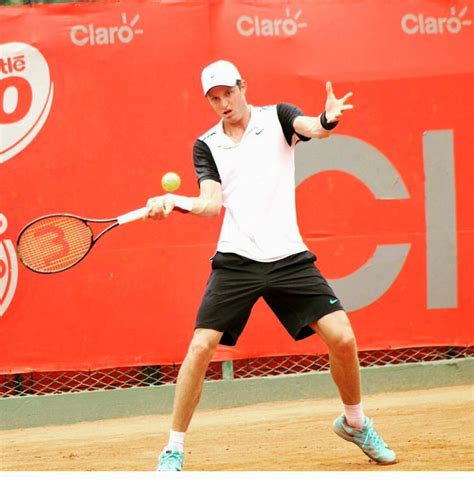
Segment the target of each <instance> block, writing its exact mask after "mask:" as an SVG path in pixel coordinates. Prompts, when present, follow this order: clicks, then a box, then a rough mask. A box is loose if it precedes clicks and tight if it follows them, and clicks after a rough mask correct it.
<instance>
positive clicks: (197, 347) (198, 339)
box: [188, 329, 222, 359]
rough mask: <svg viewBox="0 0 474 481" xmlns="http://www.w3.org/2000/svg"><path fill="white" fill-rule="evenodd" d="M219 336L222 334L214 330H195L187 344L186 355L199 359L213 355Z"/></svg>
mask: <svg viewBox="0 0 474 481" xmlns="http://www.w3.org/2000/svg"><path fill="white" fill-rule="evenodd" d="M221 336H222V334H220V333H217V332H216V331H210V332H207V331H206V330H202V329H198V330H196V331H195V332H194V336H193V339H192V341H191V344H190V345H189V350H188V355H190V356H192V357H194V358H199V359H208V358H211V357H212V356H213V355H214V352H215V350H216V347H217V345H218V344H219V340H220V337H221Z"/></svg>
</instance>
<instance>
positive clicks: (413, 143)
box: [0, 0, 474, 373]
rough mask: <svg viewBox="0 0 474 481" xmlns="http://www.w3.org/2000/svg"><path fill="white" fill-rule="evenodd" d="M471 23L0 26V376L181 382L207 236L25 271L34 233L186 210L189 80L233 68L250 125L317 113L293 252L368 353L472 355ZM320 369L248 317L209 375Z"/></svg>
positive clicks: (351, 11) (215, 8)
mask: <svg viewBox="0 0 474 481" xmlns="http://www.w3.org/2000/svg"><path fill="white" fill-rule="evenodd" d="M473 18H474V12H473V10H472V5H471V4H470V3H469V2H462V1H452V2H450V3H449V5H448V4H446V3H445V2H432V1H428V0H419V1H410V2H408V1H407V2H403V1H396V0H384V1H379V2H375V3H374V2H353V1H350V0H337V1H333V2H326V1H322V0H320V1H319V0H316V1H315V0H312V1H308V0H298V1H296V0H294V1H293V0H292V1H272V2H269V1H263V0H262V1H254V2H247V1H243V0H242V1H237V0H236V1H217V0H216V1H198V0H195V1H175V2H120V3H110V4H103V3H93V4H63V5H59V4H56V5H43V6H39V5H38V6H33V7H31V6H24V7H2V8H1V9H0V129H1V135H0V343H1V346H2V348H1V351H0V373H10V372H28V371H52V370H57V371H59V370H81V369H100V368H106V367H120V366H133V365H148V364H153V365H154V364H167V363H174V362H180V361H181V360H182V359H183V357H184V354H185V351H186V348H187V345H188V343H189V341H190V339H191V336H192V332H193V326H194V320H195V314H196V311H197V308H198V306H199V303H200V299H201V296H202V294H203V292H204V288H205V284H206V280H207V277H208V275H209V272H210V263H209V258H210V257H211V256H212V255H213V253H214V250H215V246H216V242H217V238H218V235H219V229H220V223H221V220H222V217H219V218H199V217H195V216H192V215H182V214H179V213H173V214H172V215H171V216H170V218H169V219H167V220H166V221H163V222H153V221H148V222H136V223H132V224H129V225H126V226H123V227H120V228H119V229H116V230H114V231H113V232H111V233H110V234H108V235H107V236H106V237H104V238H103V239H101V240H100V241H99V243H98V245H97V246H96V247H94V249H93V252H91V254H90V255H89V256H88V258H87V259H86V260H85V261H84V262H82V263H81V264H79V265H78V266H76V267H75V268H73V269H71V270H68V271H66V272H64V273H61V274H56V275H49V276H48V275H39V274H35V273H33V272H30V271H28V270H27V269H26V268H24V267H23V266H22V265H21V264H20V263H19V261H18V259H17V255H16V252H15V247H14V245H15V239H16V236H17V234H18V233H19V231H20V229H21V228H22V227H23V225H25V224H26V223H27V222H29V221H30V220H32V219H33V218H35V217H38V216H41V215H44V214H48V213H55V212H70V213H74V214H78V215H81V216H85V217H91V218H110V217H114V216H116V215H120V214H122V213H125V212H127V211H129V210H132V209H136V208H139V207H142V206H143V205H144V204H145V203H146V201H147V199H148V198H149V197H152V196H155V195H159V194H161V193H162V190H161V186H160V179H161V177H162V175H163V174H164V173H165V172H168V171H175V172H178V173H179V174H180V175H181V178H182V185H181V188H180V191H179V192H180V193H182V194H183V195H197V194H198V186H197V182H196V177H195V174H194V168H193V162H192V146H193V143H194V141H195V139H196V138H197V137H198V136H199V135H201V134H202V133H203V132H205V131H206V130H207V129H208V128H210V127H211V126H212V125H213V124H214V123H216V122H217V120H218V119H217V118H216V117H215V114H214V113H213V111H212V109H211V108H210V107H209V105H208V102H207V100H206V99H205V98H204V97H203V95H202V91H201V86H200V73H201V69H202V68H203V67H204V66H205V65H207V64H208V63H210V62H212V61H214V60H217V59H221V58H222V59H228V60H231V61H233V62H234V63H235V64H236V65H237V66H238V68H239V70H240V71H241V73H242V75H243V77H244V78H245V79H246V80H247V82H248V86H249V87H248V93H247V99H248V100H249V102H250V103H251V104H253V105H267V104H275V103H278V102H290V103H294V104H296V105H298V106H299V107H301V108H302V109H303V110H304V111H305V113H307V114H308V115H318V114H319V113H320V112H321V111H322V110H323V109H324V101H325V89H324V85H325V82H326V80H331V81H332V83H333V87H334V89H335V92H336V95H343V94H344V93H346V92H348V91H352V92H353V93H354V97H353V103H354V105H355V109H354V110H353V111H351V112H350V113H348V114H347V115H345V117H344V119H343V121H342V122H341V123H340V125H339V126H338V127H337V130H336V131H335V133H334V135H332V136H331V137H330V138H328V139H325V140H322V141H318V140H312V141H311V142H308V143H305V144H304V145H299V146H298V147H297V153H296V164H297V166H296V181H297V191H296V196H297V209H298V218H299V225H300V229H301V233H302V235H303V238H304V240H305V242H306V243H307V245H308V246H309V248H310V249H311V250H312V251H313V252H314V253H315V254H316V255H317V256H318V266H319V268H320V269H321V271H322V272H323V274H324V275H325V276H326V277H327V278H328V279H329V280H330V282H331V284H332V285H333V287H334V288H335V290H336V292H337V293H338V296H339V297H340V298H341V299H342V301H343V304H344V305H345V307H346V309H347V310H348V311H349V313H350V314H349V315H350V317H351V320H352V323H353V326H354V330H355V331H356V335H357V338H358V346H359V349H361V350H370V349H394V348H401V347H411V346H432V345H436V346H451V345H452V346H467V345H472V343H473V340H474V339H473V337H474V336H473V329H472V321H471V316H472V312H473V308H474V301H473V298H474V296H473V279H474V262H473V259H474V212H473V210H474V209H473V202H472V189H471V184H472V182H473V180H474V179H473V177H474V175H473V174H474V168H473V163H472V156H473V154H474V151H473V143H472V126H473V125H474V118H473V112H474V110H473V101H472V95H471V90H472V85H473V84H474V61H473V58H472V55H470V52H471V51H472V45H473V44H474V26H473V25H472V23H473ZM322 352H325V347H324V345H323V344H322V342H321V341H320V340H319V339H318V338H317V336H312V337H311V338H309V339H307V340H304V341H301V342H298V343H295V342H293V341H292V340H291V339H290V338H289V337H288V335H287V334H286V332H285V331H284V329H283V328H282V327H281V326H280V324H279V323H278V321H277V319H276V318H275V317H274V316H273V314H272V313H271V311H270V310H269V308H268V307H267V306H266V305H265V304H264V303H263V302H261V301H259V302H258V303H257V305H256V306H255V308H254V310H253V312H252V315H251V318H250V321H249V323H248V326H247V328H246V330H245V332H244V334H243V335H242V337H241V339H240V340H239V343H238V344H237V346H236V347H235V348H223V349H219V351H218V353H217V359H238V358H246V357H258V356H274V355H289V354H312V353H322Z"/></svg>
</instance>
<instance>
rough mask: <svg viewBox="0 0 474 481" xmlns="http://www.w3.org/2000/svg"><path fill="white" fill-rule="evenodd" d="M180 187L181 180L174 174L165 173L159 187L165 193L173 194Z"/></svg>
mask: <svg viewBox="0 0 474 481" xmlns="http://www.w3.org/2000/svg"><path fill="white" fill-rule="evenodd" d="M180 185H181V178H180V176H179V175H178V174H177V173H176V172H167V173H166V174H165V175H164V176H163V177H162V178H161V186H162V187H163V189H164V190H166V192H173V191H175V190H176V189H178V188H179V186H180Z"/></svg>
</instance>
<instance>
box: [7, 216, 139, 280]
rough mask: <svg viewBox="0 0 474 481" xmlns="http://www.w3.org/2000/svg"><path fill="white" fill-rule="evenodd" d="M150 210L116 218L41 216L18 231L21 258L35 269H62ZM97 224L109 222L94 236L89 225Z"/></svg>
mask: <svg viewBox="0 0 474 481" xmlns="http://www.w3.org/2000/svg"><path fill="white" fill-rule="evenodd" d="M148 210H149V208H148V207H142V208H141V209H137V210H133V211H131V212H128V213H126V214H123V215H121V216H119V217H116V218H114V219H87V218H84V217H79V216H77V215H73V214H49V215H45V216H42V217H39V218H38V219H35V220H33V221H31V222H30V223H29V224H27V225H26V226H25V227H23V229H22V230H21V232H20V233H19V234H18V239H17V241H16V246H17V252H18V257H19V259H20V260H21V262H22V263H23V264H24V265H25V266H26V267H28V269H31V270H32V271H33V272H38V273H39V274H55V273H57V272H63V271H65V270H67V269H70V268H71V267H73V266H75V265H76V264H78V263H79V262H80V261H82V259H84V258H85V257H86V256H87V254H88V253H89V252H90V251H91V249H92V247H93V246H94V244H95V243H96V242H97V241H98V240H99V239H100V238H101V237H102V236H103V235H104V234H106V233H107V232H110V231H111V230H112V229H114V228H115V227H117V226H119V225H123V224H127V223H128V222H133V221H136V220H139V219H141V218H142V217H143V216H144V215H145V214H146V213H147V212H148ZM94 223H99V224H106V223H110V225H109V226H107V227H106V228H105V229H104V230H103V231H102V232H100V233H99V234H98V235H97V236H95V237H94V232H93V231H92V228H91V226H90V224H94Z"/></svg>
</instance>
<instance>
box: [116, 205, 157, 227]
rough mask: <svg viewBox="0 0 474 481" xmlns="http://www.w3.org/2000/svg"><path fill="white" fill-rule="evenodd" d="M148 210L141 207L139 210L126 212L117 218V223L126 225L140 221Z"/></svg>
mask: <svg viewBox="0 0 474 481" xmlns="http://www.w3.org/2000/svg"><path fill="white" fill-rule="evenodd" d="M149 210H150V208H149V207H142V208H141V209H137V210H132V211H131V212H127V213H126V214H123V215H120V216H118V217H117V222H118V224H119V225H122V224H127V223H128V222H134V221H136V220H140V219H142V218H143V216H145V215H146V214H147V212H148V211H149Z"/></svg>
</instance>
